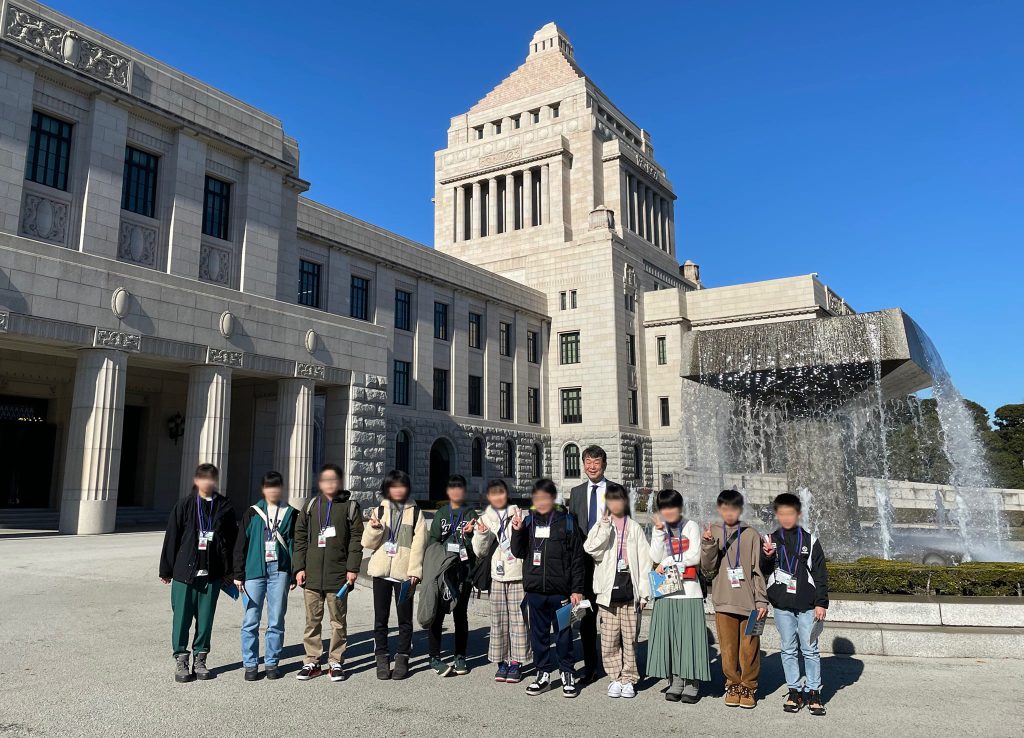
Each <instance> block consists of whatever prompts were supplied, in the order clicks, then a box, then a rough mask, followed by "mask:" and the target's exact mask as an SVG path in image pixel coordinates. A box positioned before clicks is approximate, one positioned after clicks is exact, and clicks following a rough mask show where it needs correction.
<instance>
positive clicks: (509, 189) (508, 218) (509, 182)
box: [505, 174, 516, 233]
mask: <svg viewBox="0 0 1024 738" xmlns="http://www.w3.org/2000/svg"><path fill="white" fill-rule="evenodd" d="M515 229H516V175H514V174H506V175H505V233H509V232H511V231H514V230H515Z"/></svg>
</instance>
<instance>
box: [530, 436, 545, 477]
mask: <svg viewBox="0 0 1024 738" xmlns="http://www.w3.org/2000/svg"><path fill="white" fill-rule="evenodd" d="M543 476H544V449H543V448H542V447H541V445H540V444H539V443H535V444H533V478H534V479H539V478H540V477H543Z"/></svg>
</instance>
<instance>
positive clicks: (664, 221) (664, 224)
mask: <svg viewBox="0 0 1024 738" xmlns="http://www.w3.org/2000/svg"><path fill="white" fill-rule="evenodd" d="M668 231H669V226H668V200H667V199H662V201H661V248H662V250H663V251H665V252H669V246H668Z"/></svg>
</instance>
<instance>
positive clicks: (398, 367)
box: [392, 359, 412, 405]
mask: <svg viewBox="0 0 1024 738" xmlns="http://www.w3.org/2000/svg"><path fill="white" fill-rule="evenodd" d="M394 375H395V391H394V393H393V398H392V401H393V403H394V404H395V405H408V404H409V387H410V380H411V379H412V362H411V361H402V360H401V359H395V362H394Z"/></svg>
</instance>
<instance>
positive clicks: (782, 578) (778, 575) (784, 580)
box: [775, 569, 793, 586]
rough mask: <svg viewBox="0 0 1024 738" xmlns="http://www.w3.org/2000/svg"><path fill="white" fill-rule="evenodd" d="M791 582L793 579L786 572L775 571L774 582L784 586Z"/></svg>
mask: <svg viewBox="0 0 1024 738" xmlns="http://www.w3.org/2000/svg"><path fill="white" fill-rule="evenodd" d="M792 580H793V577H791V576H790V575H789V573H788V572H785V571H783V570H782V569H776V570H775V581H776V582H779V583H780V584H785V585H786V586H789V583H790V582H791V581H792Z"/></svg>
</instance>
